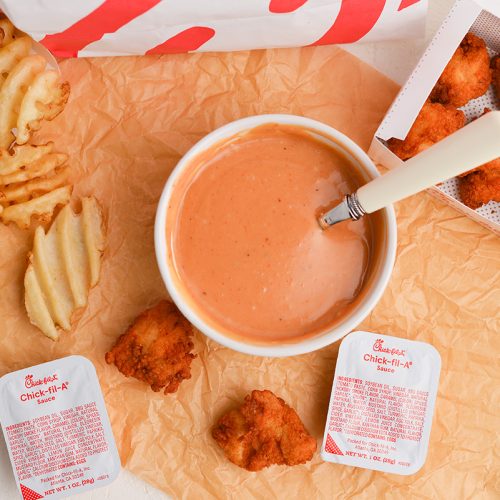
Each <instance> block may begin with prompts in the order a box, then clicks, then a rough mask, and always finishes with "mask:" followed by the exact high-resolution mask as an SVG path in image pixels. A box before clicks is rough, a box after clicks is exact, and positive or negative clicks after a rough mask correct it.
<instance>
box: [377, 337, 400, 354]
mask: <svg viewBox="0 0 500 500" xmlns="http://www.w3.org/2000/svg"><path fill="white" fill-rule="evenodd" d="M383 344H384V340H383V339H377V340H375V343H374V344H373V350H374V351H376V352H385V353H387V354H392V355H393V356H405V355H406V354H405V352H406V351H405V349H395V348H393V349H391V348H389V347H384V346H383Z"/></svg>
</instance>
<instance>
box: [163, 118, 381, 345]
mask: <svg viewBox="0 0 500 500" xmlns="http://www.w3.org/2000/svg"><path fill="white" fill-rule="evenodd" d="M365 181H366V179H365V180H364V179H363V178H362V177H361V174H359V172H358V170H357V168H356V167H354V166H353V164H352V163H351V161H350V160H349V159H348V158H347V157H345V156H344V155H343V154H342V153H341V152H339V151H337V150H336V149H334V148H333V147H332V146H330V145H328V144H325V143H324V142H321V141H319V140H317V139H315V138H313V137H311V135H310V134H309V133H307V132H305V131H304V130H303V129H301V128H299V127H295V126H285V125H277V124H273V125H264V126H261V127H257V128H255V129H253V130H251V131H249V132H247V133H244V134H241V135H237V136H235V137H234V138H232V139H230V140H226V141H223V142H222V143H219V144H217V145H216V146H214V147H212V148H211V149H210V150H209V151H205V152H204V153H202V154H200V155H198V156H197V157H196V158H195V159H194V160H193V161H192V162H191V164H190V165H189V166H188V167H187V169H186V170H185V172H184V173H183V175H182V177H181V178H180V180H179V181H178V182H177V185H176V186H175V188H174V194H173V196H172V199H171V203H170V206H169V209H168V213H167V244H168V248H169V256H168V258H169V260H170V265H171V266H172V267H173V268H174V269H175V274H176V280H178V282H179V283H181V284H182V288H183V289H184V291H185V294H186V299H187V300H188V301H189V302H190V305H192V307H194V308H195V309H196V311H197V313H198V314H199V315H201V316H202V318H203V319H204V321H205V322H207V323H209V324H211V325H212V326H213V327H215V328H217V329H218V330H220V331H222V332H224V333H225V334H227V335H229V336H231V337H233V338H244V339H245V340H250V341H253V342H256V343H268V342H283V341H286V342H294V341H299V340H301V339H302V338H304V337H308V336H311V335H315V334H318V333H320V332H322V331H325V330H327V329H329V328H331V327H332V326H333V325H334V324H335V323H336V322H337V321H339V320H340V319H341V318H342V316H343V315H345V314H346V312H347V311H348V310H349V308H350V307H352V305H353V304H354V302H355V299H356V297H357V296H358V294H359V293H360V290H361V288H362V286H363V283H364V280H365V277H366V275H367V269H368V264H369V260H370V247H371V245H372V237H373V235H372V232H373V228H372V227H371V224H372V222H371V219H370V217H365V218H363V219H362V220H360V221H358V222H344V223H342V224H339V225H337V226H335V227H333V228H331V229H329V230H326V231H322V230H321V229H320V227H319V225H318V222H317V215H318V209H319V208H320V207H326V206H332V201H333V202H337V203H338V202H340V201H341V199H342V198H343V196H344V195H345V194H347V193H352V192H354V191H356V189H357V187H359V186H360V185H361V184H363V183H364V182H365ZM169 228H170V229H169Z"/></svg>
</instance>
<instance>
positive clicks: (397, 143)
mask: <svg viewBox="0 0 500 500" xmlns="http://www.w3.org/2000/svg"><path fill="white" fill-rule="evenodd" d="M464 125H465V115H464V113H463V112H462V111H460V110H459V109H455V108H454V107H452V106H443V105H442V104H439V103H431V102H429V101H427V102H426V103H425V104H424V105H423V107H422V109H421V110H420V113H419V114H418V116H417V118H416V120H415V122H414V123H413V125H412V127H411V129H410V131H409V132H408V135H407V136H406V138H405V140H404V141H402V140H400V139H395V138H392V139H389V140H388V141H387V145H388V146H389V149H390V150H391V151H392V152H393V153H394V154H395V155H397V156H399V158H401V159H402V160H407V159H408V158H411V157H412V156H415V155H417V154H418V153H421V152H422V151H423V150H424V149H427V148H429V147H430V146H432V145H433V144H435V143H436V142H439V141H440V140H441V139H444V138H445V137H446V136H448V135H450V134H452V133H453V132H456V131H457V130H458V129H459V128H462V127H463V126H464Z"/></svg>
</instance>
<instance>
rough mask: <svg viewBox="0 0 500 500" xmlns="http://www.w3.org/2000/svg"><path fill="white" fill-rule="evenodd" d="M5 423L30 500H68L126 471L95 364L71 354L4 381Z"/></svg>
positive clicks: (0, 393)
mask: <svg viewBox="0 0 500 500" xmlns="http://www.w3.org/2000/svg"><path fill="white" fill-rule="evenodd" d="M0 401H1V404H0V422H1V424H2V430H3V433H4V436H5V441H6V442H7V449H8V451H9V456H10V460H11V463H12V468H13V470H14V475H15V478H16V482H17V486H18V488H19V490H20V492H21V495H22V497H23V498H24V499H25V500H35V499H38V498H50V499H56V498H63V497H67V496H69V495H75V494H76V493H81V492H83V491H87V490H89V489H92V488H97V487H100V486H104V485H105V484H108V483H110V482H111V481H113V480H114V479H115V478H116V476H117V475H118V472H119V470H120V458H119V456H118V452H117V450H116V445H115V440H114V438H113V433H112V431H111V425H110V423H109V418H108V414H107V412H106V406H105V404H104V399H103V397H102V393H101V388H100V386H99V381H98V379H97V374H96V371H95V368H94V365H93V364H92V363H91V362H90V361H89V360H88V359H86V358H84V357H83V356H68V357H66V358H62V359H57V360H55V361H50V362H48V363H43V364H41V365H37V366H32V367H30V368H26V369H24V370H19V371H16V372H12V373H8V374H7V375H4V376H3V377H2V378H0Z"/></svg>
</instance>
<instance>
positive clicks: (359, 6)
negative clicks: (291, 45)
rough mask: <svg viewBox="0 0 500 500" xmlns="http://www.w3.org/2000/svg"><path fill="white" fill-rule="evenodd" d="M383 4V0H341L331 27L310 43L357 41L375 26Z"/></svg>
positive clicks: (323, 43)
mask: <svg viewBox="0 0 500 500" xmlns="http://www.w3.org/2000/svg"><path fill="white" fill-rule="evenodd" d="M384 5H385V0H370V1H369V2H367V1H366V0H342V5H341V7H340V12H339V15H338V16H337V19H335V22H334V23H333V25H332V27H331V28H330V29H329V30H328V31H327V32H326V33H325V34H324V35H323V36H322V37H321V38H320V39H319V40H317V41H316V42H314V43H313V44H312V45H326V44H330V43H353V42H357V41H358V40H359V39H360V38H363V37H364V36H365V35H366V34H367V33H368V32H369V31H370V30H371V29H372V28H373V27H374V26H375V23H376V22H377V21H378V20H379V18H380V15H381V14H382V11H383V10H384Z"/></svg>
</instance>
